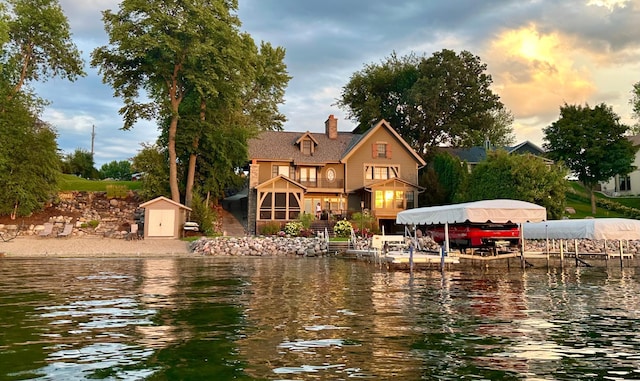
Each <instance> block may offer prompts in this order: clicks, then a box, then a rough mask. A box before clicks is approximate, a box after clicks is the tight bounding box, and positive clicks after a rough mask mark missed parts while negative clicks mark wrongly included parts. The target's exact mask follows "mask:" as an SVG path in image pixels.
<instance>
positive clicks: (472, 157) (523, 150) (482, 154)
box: [440, 140, 553, 172]
mask: <svg viewBox="0 0 640 381" xmlns="http://www.w3.org/2000/svg"><path fill="white" fill-rule="evenodd" d="M440 149H441V150H442V151H445V152H448V153H450V154H451V155H453V156H454V157H457V158H459V159H460V161H462V162H466V163H467V169H468V171H469V172H471V170H472V169H473V167H475V166H476V165H477V164H478V163H479V162H481V161H483V160H485V159H486V158H487V152H489V151H495V150H497V149H502V150H505V151H507V153H508V154H509V155H512V154H518V155H524V154H531V155H534V156H538V157H540V158H542V159H543V160H544V161H545V162H547V164H548V165H552V164H553V161H552V160H549V159H547V158H545V157H544V154H545V152H544V150H543V149H542V148H540V147H538V146H537V145H535V144H533V143H531V142H530V141H528V140H527V141H524V142H522V143H520V144H518V145H516V146H513V147H493V146H491V145H490V144H489V142H486V143H485V145H484V146H483V147H471V148H454V147H442V148H440Z"/></svg>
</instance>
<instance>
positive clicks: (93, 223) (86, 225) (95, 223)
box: [80, 220, 100, 229]
mask: <svg viewBox="0 0 640 381" xmlns="http://www.w3.org/2000/svg"><path fill="white" fill-rule="evenodd" d="M98 225H100V221H98V220H91V221H89V222H84V223H82V224H81V225H80V227H81V228H83V229H86V228H91V229H95V228H97V227H98Z"/></svg>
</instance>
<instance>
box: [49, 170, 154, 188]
mask: <svg viewBox="0 0 640 381" xmlns="http://www.w3.org/2000/svg"><path fill="white" fill-rule="evenodd" d="M58 185H59V188H60V190H62V191H79V192H82V191H84V192H106V191H107V187H108V186H110V185H115V186H121V187H123V188H126V189H131V190H138V189H140V187H141V185H142V183H141V182H139V181H105V180H102V181H98V180H87V179H83V178H80V177H77V176H74V175H65V174H60V175H59V177H58Z"/></svg>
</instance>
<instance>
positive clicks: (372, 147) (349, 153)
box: [247, 115, 425, 234]
mask: <svg viewBox="0 0 640 381" xmlns="http://www.w3.org/2000/svg"><path fill="white" fill-rule="evenodd" d="M249 160H250V167H249V190H248V202H247V204H248V213H247V225H248V230H249V232H250V233H254V234H255V233H260V232H261V228H262V226H264V225H265V224H268V223H274V222H276V223H281V224H284V223H286V222H287V221H291V220H295V219H297V218H298V217H299V216H300V214H301V213H309V214H313V215H316V213H317V209H319V215H320V218H324V219H327V218H333V219H340V218H349V217H350V216H351V214H353V213H354V212H362V211H364V210H367V211H370V213H372V214H373V216H375V217H376V219H377V221H378V223H379V225H380V226H392V225H393V224H395V218H396V215H397V213H398V212H399V211H402V210H405V209H410V208H414V207H416V206H417V201H418V192H420V191H421V190H422V189H421V188H420V187H419V186H418V185H417V184H418V170H419V169H420V168H421V167H423V166H424V165H425V162H424V160H423V159H422V158H421V157H420V155H418V154H417V153H416V152H415V151H414V150H413V149H412V148H411V147H410V146H409V145H408V144H407V142H405V141H404V139H402V137H400V135H398V133H397V132H396V131H395V130H394V129H393V128H392V127H391V126H390V125H389V123H387V122H386V121H385V120H382V121H380V122H379V123H377V124H376V125H375V126H373V127H371V128H370V129H369V130H368V131H366V132H365V133H364V134H354V133H351V132H340V131H338V120H337V119H336V118H335V117H334V116H333V115H329V118H328V119H327V121H326V122H325V133H311V132H309V131H307V132H289V131H266V132H262V133H261V134H259V136H257V137H256V138H254V139H250V140H249Z"/></svg>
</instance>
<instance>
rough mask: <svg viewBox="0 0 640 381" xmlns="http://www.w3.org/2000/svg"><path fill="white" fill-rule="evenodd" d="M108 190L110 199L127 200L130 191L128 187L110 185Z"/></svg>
mask: <svg viewBox="0 0 640 381" xmlns="http://www.w3.org/2000/svg"><path fill="white" fill-rule="evenodd" d="M106 188H107V197H108V198H126V197H127V195H128V194H129V189H128V188H127V186H126V185H115V184H110V185H107V186H106Z"/></svg>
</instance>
